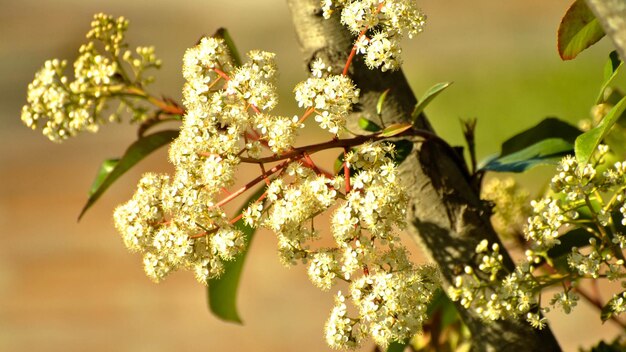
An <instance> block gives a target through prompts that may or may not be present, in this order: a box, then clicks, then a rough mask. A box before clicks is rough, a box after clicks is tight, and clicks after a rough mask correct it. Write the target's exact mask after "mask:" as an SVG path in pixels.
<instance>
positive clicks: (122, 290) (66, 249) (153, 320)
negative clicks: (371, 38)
mask: <svg viewBox="0 0 626 352" xmlns="http://www.w3.org/2000/svg"><path fill="white" fill-rule="evenodd" d="M570 3H571V0H553V1H543V0H509V1H488V0H474V1H466V0H448V1H436V0H421V1H420V6H421V7H422V9H423V10H424V11H425V12H426V14H427V15H428V16H429V19H428V23H427V27H426V30H425V32H424V33H423V34H422V35H420V36H418V37H417V38H415V39H413V40H412V41H409V42H406V43H405V47H404V52H405V56H404V60H405V63H406V64H405V67H404V70H405V74H406V75H407V76H408V78H409V82H410V83H411V85H412V86H413V88H414V91H415V93H416V95H417V96H420V95H421V94H422V93H423V92H424V91H425V90H426V89H427V88H428V87H430V86H431V85H433V84H434V83H437V82H441V81H454V85H453V86H452V87H451V88H449V89H448V90H447V91H446V92H445V93H443V94H442V95H441V96H440V97H439V98H437V100H435V101H434V102H433V103H432V104H431V105H430V106H429V107H428V109H427V111H426V112H427V114H428V115H429V116H430V118H431V122H432V123H433V125H434V126H435V128H436V130H437V131H438V132H439V133H440V134H441V135H442V136H443V137H444V138H446V139H448V140H450V141H451V142H452V143H454V144H461V143H462V133H461V129H460V125H459V119H460V118H470V117H477V118H478V132H477V141H478V154H479V159H481V158H483V157H486V156H488V155H490V154H493V153H497V152H498V151H499V145H500V143H501V142H502V141H503V140H505V139H506V138H508V137H510V136H511V135H513V134H514V133H515V132H517V131H519V130H520V129H522V128H525V127H530V126H532V125H534V124H536V123H537V122H538V121H539V120H541V119H543V118H544V117H546V116H558V117H560V118H563V119H566V120H569V121H572V122H575V121H577V120H579V119H581V118H586V117H588V115H589V109H590V107H591V104H592V103H593V100H594V98H595V96H596V94H597V91H598V88H599V85H600V83H601V79H602V67H603V64H604V62H605V59H606V57H607V54H608V52H609V51H610V43H608V41H607V40H606V39H604V40H603V41H602V42H600V43H599V44H597V45H596V46H594V47H593V48H592V49H590V50H588V51H586V52H584V53H583V54H581V56H580V57H579V58H577V59H576V60H574V61H572V62H562V61H560V59H559V57H558V54H557V51H556V30H557V27H558V23H559V21H560V18H561V16H562V15H563V14H564V12H565V10H566V9H567V7H568V6H569V4H570ZM1 4H2V6H1V11H0V77H1V80H0V107H1V109H0V123H1V125H0V141H2V145H3V148H1V149H0V350H1V351H44V350H45V351H84V350H91V351H173V350H176V351H200V350H203V351H221V350H230V351H324V350H327V349H328V348H327V347H326V345H325V343H324V341H323V333H322V332H323V326H324V323H325V320H326V318H327V316H328V314H329V311H330V307H331V305H332V296H333V295H332V293H324V292H321V291H319V290H318V289H317V288H315V287H314V286H313V285H312V284H310V283H309V282H308V279H307V277H306V274H305V270H304V268H302V267H298V268H292V269H285V268H284V267H282V265H281V264H280V263H279V261H278V258H277V256H276V254H275V239H274V238H272V236H271V235H270V234H259V235H258V236H257V238H256V239H255V242H254V243H253V247H252V250H251V252H250V256H249V258H248V261H247V263H246V267H245V271H244V274H243V282H242V285H241V287H240V295H239V302H240V314H241V316H242V317H243V320H244V322H245V324H244V325H242V326H239V325H233V324H230V323H224V322H222V321H220V320H218V319H216V318H215V317H213V316H211V315H210V314H209V312H208V309H207V304H206V295H205V289H204V287H203V286H201V285H200V284H198V283H197V282H196V281H195V280H194V279H193V277H192V275H191V274H189V273H175V274H174V275H171V276H170V277H169V278H168V279H166V280H165V281H164V282H163V283H160V284H154V283H152V282H150V281H149V280H148V279H147V278H146V276H145V275H144V274H143V270H142V265H141V259H140V258H139V257H138V256H137V255H134V254H130V253H128V252H127V251H126V249H125V248H124V246H123V244H122V242H121V241H120V239H119V236H118V234H117V233H116V231H115V229H114V228H113V224H112V219H111V212H112V210H113V208H114V207H115V205H117V204H119V203H121V202H124V201H126V200H127V199H128V198H129V197H130V196H131V195H132V193H133V191H134V186H135V184H136V182H137V180H138V178H139V177H140V175H141V173H142V172H144V171H147V170H155V171H163V170H169V166H168V165H167V163H166V162H165V150H162V151H160V152H159V153H156V154H154V155H152V156H151V157H149V158H148V159H146V160H145V161H143V162H142V163H141V164H140V165H139V167H138V168H137V169H136V170H133V171H132V172H130V173H128V174H127V175H126V176H125V177H123V178H122V180H121V181H119V182H118V183H117V184H115V185H114V186H113V187H112V188H111V189H110V190H109V192H107V194H106V195H105V196H104V197H103V198H102V199H101V200H100V201H99V202H98V203H97V204H96V205H95V207H94V208H93V209H92V210H91V211H90V212H88V213H87V215H86V216H85V217H84V219H83V220H82V221H81V222H80V223H77V221H76V218H77V215H78V213H79V211H80V209H81V208H82V206H83V204H84V202H85V200H86V192H87V190H88V189H89V186H90V184H91V182H92V179H93V177H94V176H95V173H96V171H97V169H98V167H99V165H100V162H101V161H102V160H103V159H105V158H109V157H115V156H119V155H121V154H122V153H123V151H124V150H125V148H126V146H127V145H128V144H130V143H131V142H132V141H133V140H134V138H135V137H134V136H135V132H134V129H133V128H128V126H127V125H110V126H106V127H104V128H102V129H101V132H99V133H98V134H95V135H86V134H85V135H81V136H79V137H76V138H74V139H71V140H68V141H67V142H64V143H63V144H52V143H51V142H49V141H48V140H47V139H46V138H45V137H43V136H42V135H41V133H40V132H39V131H37V132H33V131H30V130H29V129H27V128H25V127H24V126H23V125H22V124H21V122H20V119H19V117H20V108H21V106H22V105H23V104H24V103H25V94H26V86H27V84H28V83H29V82H30V81H31V80H32V78H33V76H34V73H35V71H37V70H38V69H39V68H40V67H41V65H42V64H43V62H44V61H45V60H46V59H49V58H54V57H56V58H60V59H68V61H70V62H72V61H73V60H74V58H75V57H76V55H77V51H78V47H79V46H80V44H81V43H83V42H84V34H85V33H86V32H87V30H88V28H89V23H90V21H91V17H92V15H93V14H94V13H96V12H106V13H109V14H112V15H115V16H120V15H124V16H126V17H127V18H129V19H130V21H131V25H130V29H129V31H128V40H129V42H130V43H131V46H136V45H154V46H156V48H157V55H158V56H159V57H160V58H161V59H162V60H163V68H162V69H161V70H160V72H158V75H157V83H155V84H154V85H153V86H152V88H151V90H152V91H153V92H155V93H162V94H165V95H168V96H171V97H173V98H175V99H177V100H178V99H180V96H181V93H180V88H181V86H182V77H181V74H180V70H181V59H182V55H183V53H184V51H185V49H186V48H188V47H191V46H193V45H194V44H195V42H196V41H197V40H198V39H199V38H200V36H201V35H210V34H212V33H213V32H214V31H215V30H216V29H217V28H218V27H221V26H224V27H227V28H228V29H229V30H230V31H231V34H232V35H233V37H234V38H235V40H236V42H237V44H238V47H239V49H240V51H242V52H245V51H247V50H251V49H263V50H267V51H273V52H276V53H277V54H278V65H279V69H280V72H281V80H280V83H279V89H280V90H281V92H282V101H281V107H280V109H279V111H278V112H279V113H283V114H295V113H297V112H298V111H297V110H296V108H295V106H294V104H293V98H292V96H291V90H292V87H293V86H294V84H295V83H297V82H298V81H300V80H302V79H304V78H305V77H306V72H305V70H304V65H303V60H302V58H301V56H300V51H299V48H298V44H297V42H296V38H295V34H294V33H293V30H292V25H291V22H290V20H289V18H290V17H289V12H288V8H287V6H286V4H285V3H284V2H283V1H280V0H263V1H253V0H245V1H244V0H239V1H222V0H210V1H207V0H205V1H200V0H180V1H177V2H176V3H175V4H174V2H171V1H158V0H152V1H147V0H136V1H122V0H108V1H93V0H81V1H79V0H57V1H54V2H53V1H43V0H39V1H35V0H22V1H2V3H1ZM549 173H550V169H549V168H544V169H539V170H536V171H533V172H532V173H531V174H530V179H531V180H533V179H534V180H544V182H545V177H547V175H549ZM525 184H527V185H528V186H529V187H532V181H525ZM551 319H552V327H553V329H554V331H555V334H556V335H557V338H558V339H559V341H560V342H561V343H562V345H563V347H564V349H565V350H572V349H575V348H577V347H579V346H583V347H584V346H586V347H588V346H590V345H591V344H592V343H595V342H597V341H598V340H599V339H601V338H603V337H604V338H612V337H613V336H615V335H616V334H617V332H618V330H617V329H616V328H614V326H613V325H611V323H607V324H605V325H602V324H601V323H600V321H599V315H598V314H597V312H595V311H593V310H592V309H590V308H586V307H581V308H580V309H577V310H575V312H574V313H573V314H572V315H571V316H568V317H566V319H564V318H563V316H562V315H559V314H553V315H552V316H551ZM581 330H582V331H584V332H581ZM371 348H372V346H371V345H368V346H366V347H364V349H363V350H371Z"/></svg>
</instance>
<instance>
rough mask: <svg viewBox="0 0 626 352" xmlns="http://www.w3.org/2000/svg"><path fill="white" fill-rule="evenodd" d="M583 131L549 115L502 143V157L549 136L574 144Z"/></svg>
mask: <svg viewBox="0 0 626 352" xmlns="http://www.w3.org/2000/svg"><path fill="white" fill-rule="evenodd" d="M581 133H582V131H581V130H579V129H578V128H576V127H574V126H572V125H570V124H569V123H567V122H565V121H562V120H559V119H557V118H555V117H548V118H546V119H544V120H542V121H541V122H539V123H538V124H537V125H535V126H533V127H531V128H529V129H527V130H525V131H522V132H520V133H518V134H516V135H515V136H513V137H511V138H509V139H507V140H506V141H504V143H502V151H501V152H500V157H504V156H506V155H509V154H512V153H515V152H518V151H520V150H522V149H525V148H528V147H530V146H531V145H533V144H536V143H538V142H541V141H542V140H544V139H548V138H560V139H562V140H564V141H566V142H569V143H571V144H574V141H575V140H576V137H578V136H579V135H580V134H581Z"/></svg>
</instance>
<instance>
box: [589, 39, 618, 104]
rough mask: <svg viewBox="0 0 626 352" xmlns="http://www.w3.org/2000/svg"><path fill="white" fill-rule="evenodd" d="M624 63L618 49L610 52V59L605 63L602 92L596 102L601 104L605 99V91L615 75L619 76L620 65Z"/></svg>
mask: <svg viewBox="0 0 626 352" xmlns="http://www.w3.org/2000/svg"><path fill="white" fill-rule="evenodd" d="M622 63H623V62H622V60H621V59H620V58H619V54H618V53H617V51H615V50H613V51H611V53H610V54H609V59H608V60H607V62H606V64H605V65H604V81H603V82H602V86H601V87H600V92H599V93H598V97H597V98H596V104H600V103H602V102H603V101H605V99H604V91H605V90H606V88H607V87H608V86H609V85H610V84H611V83H612V82H613V80H614V79H615V77H617V73H618V72H619V69H620V67H622Z"/></svg>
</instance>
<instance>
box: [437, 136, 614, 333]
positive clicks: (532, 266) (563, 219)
mask: <svg viewBox="0 0 626 352" xmlns="http://www.w3.org/2000/svg"><path fill="white" fill-rule="evenodd" d="M607 153H608V148H607V147H606V146H604V145H601V146H599V147H598V150H597V152H596V153H595V155H594V156H595V161H592V162H590V163H584V164H583V163H579V162H578V161H577V160H576V159H575V158H573V157H570V156H567V157H565V158H563V160H562V161H561V162H560V164H559V165H558V167H557V170H556V172H557V173H556V175H555V176H554V177H553V178H552V181H551V190H552V193H551V194H549V195H547V196H545V197H544V198H542V199H539V200H537V201H532V202H531V206H532V208H533V214H532V215H531V216H530V217H529V219H528V224H527V226H526V229H525V231H524V233H525V236H526V238H527V240H528V241H529V243H530V249H528V250H527V251H526V253H525V254H526V260H525V261H523V262H522V263H520V264H518V265H517V266H516V267H515V271H514V272H512V273H508V272H506V271H505V270H504V266H503V264H502V257H501V256H500V255H499V253H498V251H499V246H498V245H497V244H493V245H492V246H491V248H489V244H488V243H487V242H486V240H485V241H483V242H481V243H480V244H479V245H478V246H477V248H476V254H477V262H476V263H473V264H470V265H468V266H466V268H465V271H464V275H461V276H458V277H457V278H456V280H455V284H454V286H453V287H451V288H450V289H449V293H450V296H451V298H452V299H454V300H457V301H460V303H461V304H462V305H463V306H465V307H466V308H470V307H472V308H473V309H475V311H476V312H477V313H478V314H479V315H481V316H482V317H483V318H485V320H497V319H506V318H510V317H516V316H522V317H525V318H526V320H527V321H528V322H529V323H530V324H531V325H532V326H534V327H536V328H540V329H541V328H543V327H544V326H545V318H543V317H542V315H541V314H540V313H542V312H547V311H549V309H550V307H549V306H551V307H555V308H560V309H561V310H563V311H564V312H565V313H569V312H571V310H572V308H574V307H575V306H576V305H577V301H578V299H579V296H578V295H577V294H576V284H577V281H578V280H579V279H582V278H588V279H599V278H605V279H608V280H611V281H621V283H622V285H623V286H624V285H626V280H624V279H626V266H625V265H624V264H625V260H624V253H623V249H624V244H626V242H625V241H624V240H625V237H624V234H623V233H622V231H623V229H624V226H625V225H626V219H625V218H624V215H625V214H624V211H623V210H624V208H626V206H625V205H624V204H625V202H626V162H618V163H616V164H615V165H613V167H608V168H606V167H604V166H603V163H604V161H603V160H604V157H605V155H606V154H607ZM603 168H604V169H605V171H603V172H601V171H599V170H601V169H603ZM607 199H608V200H607ZM581 236H584V237H582V238H580V239H579V238H576V237H581ZM585 242H586V243H585ZM572 243H575V245H574V244H572ZM581 243H582V244H583V245H581ZM554 253H563V254H554ZM545 266H550V267H552V268H551V269H550V270H551V271H552V272H553V273H552V274H545V272H546V271H543V270H542V269H543V268H544V267H545ZM564 282H572V283H573V285H564V284H563V283H564ZM552 285H562V287H563V291H562V292H558V293H556V294H555V295H554V296H553V298H552V299H551V300H550V301H549V306H542V305H541V300H540V297H541V291H542V290H543V289H544V288H546V287H549V286H552ZM625 287H626V286H625ZM623 295H624V293H623V292H622V293H618V294H616V295H615V296H613V298H612V299H611V300H610V301H609V302H607V303H606V307H605V310H606V312H604V311H603V314H605V315H606V316H604V317H603V319H606V318H608V317H610V316H611V315H616V314H620V313H622V312H624V311H626V303H624V296H623Z"/></svg>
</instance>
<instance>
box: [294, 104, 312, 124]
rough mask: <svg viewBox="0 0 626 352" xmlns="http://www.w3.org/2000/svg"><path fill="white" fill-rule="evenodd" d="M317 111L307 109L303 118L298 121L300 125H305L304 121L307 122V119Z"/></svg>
mask: <svg viewBox="0 0 626 352" xmlns="http://www.w3.org/2000/svg"><path fill="white" fill-rule="evenodd" d="M314 111H315V108H313V107H310V108H308V109H306V111H305V112H304V114H302V117H301V118H300V119H299V120H298V124H301V123H303V122H304V121H306V119H307V118H308V117H309V116H311V114H312V113H313V112H314Z"/></svg>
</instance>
